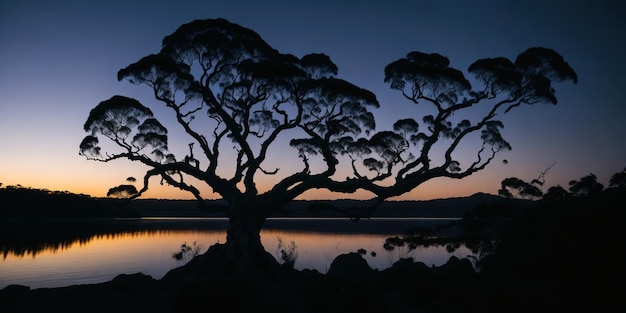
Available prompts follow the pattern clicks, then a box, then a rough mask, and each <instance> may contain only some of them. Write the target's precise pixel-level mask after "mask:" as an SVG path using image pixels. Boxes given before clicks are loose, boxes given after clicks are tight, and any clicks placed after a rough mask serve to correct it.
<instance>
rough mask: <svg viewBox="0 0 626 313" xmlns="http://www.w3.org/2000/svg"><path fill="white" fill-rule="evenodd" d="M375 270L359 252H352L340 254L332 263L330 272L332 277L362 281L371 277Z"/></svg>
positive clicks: (329, 274)
mask: <svg viewBox="0 0 626 313" xmlns="http://www.w3.org/2000/svg"><path fill="white" fill-rule="evenodd" d="M372 273H374V270H373V269H372V268H371V267H370V266H369V264H367V261H366V260H365V259H364V258H363V257H362V256H361V255H360V254H358V253H356V252H350V253H347V254H340V255H338V256H337V257H336V258H335V259H334V260H333V262H332V263H331V264H330V268H329V269H328V273H327V274H326V275H327V276H328V277H329V278H331V279H340V280H352V281H361V280H363V279H366V278H369V277H370V276H371V275H372Z"/></svg>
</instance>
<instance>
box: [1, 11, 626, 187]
mask: <svg viewBox="0 0 626 313" xmlns="http://www.w3.org/2000/svg"><path fill="white" fill-rule="evenodd" d="M625 16H626V2H624V1H602V0H597V1H577V0H572V1H545V0H541V1H534V0H533V1H480V0H474V1H448V0H444V1H440V0H438V1H435V0H432V1H424V0H416V1H394V0H387V1H365V0H361V1H188V0H176V1H28V0H27V1H24V0H2V1H1V2H0V182H1V183H2V184H3V186H7V185H16V184H21V185H22V186H28V187H34V188H47V189H50V190H67V191H70V192H74V193H85V194H90V195H92V196H98V197H99V196H104V195H105V194H106V192H107V190H108V188H110V187H112V186H114V185H118V184H122V183H125V179H126V177H129V176H133V177H136V178H138V179H141V177H143V173H144V170H145V168H143V167H142V166H140V165H139V164H137V163H132V162H130V161H116V162H110V163H106V164H105V163H97V162H93V161H87V160H85V158H84V157H81V156H79V155H78V145H79V143H80V142H81V140H82V138H83V137H84V136H85V133H84V131H83V129H82V127H83V124H84V122H85V120H86V118H87V116H88V114H89V111H90V110H91V109H92V108H93V107H94V106H96V105H97V104H98V103H99V102H100V101H103V100H105V99H108V98H110V97H111V96H113V95H115V94H121V95H125V96H129V97H134V98H137V99H139V100H140V101H142V102H143V103H144V104H146V105H148V106H149V105H150V101H151V98H150V97H149V94H148V90H147V87H145V86H135V85H131V84H129V83H128V82H126V81H123V82H118V81H117V78H116V74H117V71H118V70H119V69H121V68H123V67H125V66H127V65H129V64H131V63H134V62H135V61H137V60H139V59H140V58H141V57H143V56H146V55H148V54H151V53H156V52H158V51H159V49H160V44H161V40H162V39H163V37H164V36H166V35H169V34H170V33H172V32H173V31H174V30H176V28H177V27H178V26H180V25H182V24H184V23H187V22H190V21H192V20H195V19H206V18H219V17H221V18H226V19H228V20H229V21H231V22H234V23H237V24H240V25H242V26H244V27H247V28H250V29H252V30H254V31H256V32H257V33H259V34H260V35H261V36H262V37H263V38H264V39H265V40H266V41H267V42H268V43H269V44H270V45H272V46H273V47H274V48H276V49H278V50H279V51H280V52H282V53H291V54H294V55H296V56H298V57H301V56H303V55H305V54H308V53H314V52H315V53H325V54H327V55H329V56H330V57H331V59H332V60H333V61H334V62H335V64H337V66H338V67H339V77H340V78H343V79H346V80H348V81H350V82H352V83H354V84H356V85H358V86H360V87H363V88H366V89H369V90H371V91H373V92H374V93H375V94H376V95H377V97H378V100H379V101H380V103H381V109H379V110H377V111H375V115H376V116H377V121H378V125H379V129H382V128H385V126H386V124H385V123H391V122H393V121H394V120H395V119H396V118H398V117H406V116H407V114H408V113H407V112H409V110H411V109H415V108H414V107H412V106H411V105H410V104H409V103H408V102H407V101H405V100H402V98H401V96H400V95H399V94H398V93H397V92H394V91H391V90H390V89H389V87H388V85H387V84H385V83H384V82H383V78H384V72H383V69H384V67H385V66H386V65H387V64H389V63H391V62H393V61H395V60H397V59H399V58H402V57H404V56H405V55H406V54H407V53H408V52H410V51H421V52H427V53H433V52H436V53H440V54H442V55H444V56H447V57H448V58H449V59H450V61H451V66H453V67H456V68H458V69H460V70H462V71H464V72H465V73H466V71H465V70H466V69H467V67H468V66H469V65H470V64H471V63H472V62H474V61H475V60H477V59H480V58H486V57H499V56H503V57H507V58H509V59H511V60H514V59H515V58H516V56H517V55H518V54H519V53H521V52H523V51H524V50H526V49H527V48H530V47H534V46H542V47H546V48H552V49H554V50H556V51H557V52H559V53H560V54H561V55H562V56H563V57H564V58H565V60H566V61H567V62H569V64H570V65H571V66H572V67H573V68H574V70H575V71H576V72H577V74H578V77H579V82H578V84H573V83H570V82H568V83H564V84H558V85H556V86H555V87H556V95H557V98H558V99H559V103H558V105H557V106H552V105H540V106H533V107H524V108H520V109H519V110H517V112H512V113H513V114H510V115H508V116H505V117H504V118H503V119H502V121H503V122H504V124H505V128H504V130H503V135H504V136H505V138H506V139H507V140H508V141H509V142H510V143H511V145H512V147H513V150H512V151H508V152H504V153H500V154H499V155H498V157H497V160H496V162H494V163H492V164H491V166H489V167H488V168H487V169H486V170H484V171H482V172H479V173H477V174H474V175H473V176H471V177H469V178H467V179H464V180H450V179H437V180H435V181H432V182H430V183H427V184H425V185H422V186H420V187H418V188H417V189H415V190H414V191H413V192H411V193H409V194H406V195H404V196H403V197H401V199H433V198H441V197H452V196H468V195H471V194H473V193H475V192H487V193H492V194H495V193H497V190H498V188H499V186H500V182H501V180H502V179H504V178H506V177H511V176H515V177H519V178H522V179H525V180H528V181H530V180H531V179H533V178H536V177H537V175H539V173H540V172H541V171H543V170H544V169H545V168H547V167H548V166H550V165H551V164H553V163H554V162H556V164H555V165H554V167H553V168H552V170H551V171H550V172H549V173H548V174H547V176H546V185H547V186H553V185H557V184H559V185H561V186H564V187H566V188H567V183H568V181H570V180H572V179H579V178H581V177H583V176H585V175H587V174H589V173H594V174H596V176H597V177H598V180H599V181H600V182H601V183H603V184H604V185H605V186H606V185H608V180H609V178H610V176H611V175H612V174H613V173H615V172H618V171H621V170H622V169H624V167H625V166H626V144H625V142H624V135H626V123H625V122H624V118H625V113H626V106H625V105H626V103H624V100H623V94H624V90H625V86H626V84H625V83H626V79H625V78H624V77H625V76H624V75H626V74H625V73H626V61H625V58H626V38H625V37H626V32H624V29H626V18H624V17H625ZM468 77H470V76H469V75H468ZM156 113H157V114H158V113H159V112H156ZM157 117H159V116H157ZM418 118H421V115H419V116H418ZM166 126H168V125H166ZM170 130H171V129H170ZM170 141H172V139H170ZM181 142H182V141H181ZM187 142H188V141H184V144H185V145H186V143H187ZM171 145H172V143H171ZM503 159H506V160H508V164H504V163H503V162H502V160H503ZM153 185H154V187H157V186H158V184H156V183H153ZM307 196H308V197H317V198H325V197H331V196H330V195H319V194H314V193H309V194H307ZM362 196H364V195H362V194H355V195H341V196H340V197H342V198H351V197H362ZM365 196H366V195H365ZM144 197H146V198H168V197H172V198H185V197H187V195H186V194H184V193H181V192H177V191H176V190H174V189H173V188H162V187H158V188H154V189H152V190H151V191H149V192H148V193H146V194H145V196H144Z"/></svg>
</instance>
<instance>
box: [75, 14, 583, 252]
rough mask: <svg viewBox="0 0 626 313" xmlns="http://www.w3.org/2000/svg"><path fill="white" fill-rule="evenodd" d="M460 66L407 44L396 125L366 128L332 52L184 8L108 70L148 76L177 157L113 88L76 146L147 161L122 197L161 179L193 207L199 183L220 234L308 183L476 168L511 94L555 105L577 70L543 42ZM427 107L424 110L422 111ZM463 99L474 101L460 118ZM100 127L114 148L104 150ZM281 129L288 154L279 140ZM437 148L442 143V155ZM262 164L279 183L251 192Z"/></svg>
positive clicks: (408, 181)
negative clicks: (279, 41) (172, 24)
mask: <svg viewBox="0 0 626 313" xmlns="http://www.w3.org/2000/svg"><path fill="white" fill-rule="evenodd" d="M467 74H470V75H472V79H471V80H470V79H468V78H466V76H465V75H466V74H465V73H463V72H462V71H460V70H458V69H455V68H452V67H450V62H449V60H448V58H446V57H445V56H442V55H440V54H436V53H431V54H427V53H423V52H417V51H413V52H409V53H408V54H407V55H406V57H404V58H401V59H398V60H396V61H393V62H391V63H390V64H389V65H388V66H387V67H386V68H385V69H384V82H385V83H387V84H389V86H390V88H391V89H393V90H396V91H398V92H399V93H401V94H402V95H403V96H404V98H406V99H407V100H408V104H409V105H413V109H410V110H407V117H406V118H404V119H401V120H398V121H397V122H396V123H395V124H394V125H393V130H384V129H383V130H377V129H376V120H375V117H374V113H373V112H374V111H373V110H375V109H377V108H379V106H380V104H379V102H378V100H377V97H376V95H375V94H374V93H372V92H371V91H369V90H366V89H363V88H361V87H358V86H356V85H354V84H352V83H350V82H348V81H346V80H344V79H341V78H339V77H338V66H337V65H335V64H334V63H333V62H332V61H331V59H330V57H329V56H327V55H325V54H323V53H311V54H307V55H304V56H302V57H297V56H294V55H291V54H283V53H280V52H279V51H277V50H276V49H274V48H272V47H271V46H270V45H269V44H268V43H267V42H265V41H264V40H263V39H262V38H261V36H259V35H258V34H257V33H256V32H254V31H253V30H250V29H248V28H245V27H242V26H240V25H237V24H234V23H231V22H229V21H227V20H224V19H207V20H195V21H192V22H190V23H187V24H184V25H182V26H180V27H179V28H178V29H177V30H176V31H174V32H173V33H172V34H170V35H168V36H166V37H165V38H164V39H163V42H162V49H161V51H159V52H157V53H155V54H151V55H148V56H146V57H143V58H141V59H140V60H138V61H137V62H135V63H132V64H130V65H128V66H127V67H125V68H123V69H121V70H119V72H118V75H117V76H118V80H120V81H122V80H126V81H128V82H130V83H133V84H138V85H145V86H147V87H149V88H150V90H151V91H152V93H153V95H154V98H155V100H156V103H154V104H152V103H151V104H150V107H152V108H153V109H154V108H156V107H157V106H156V105H158V104H160V107H159V112H162V110H163V109H162V108H165V109H167V110H169V111H170V112H171V114H172V116H174V118H175V121H176V125H167V126H168V127H178V128H180V129H181V130H182V131H184V132H185V133H186V134H187V135H188V137H189V150H188V151H185V152H183V153H186V155H183V154H181V152H180V151H178V152H172V151H169V150H168V129H167V128H166V127H165V126H164V125H163V124H161V123H160V122H159V120H158V119H159V118H160V117H159V116H155V114H154V113H153V112H155V111H153V110H151V109H150V108H148V107H147V106H146V105H145V104H143V103H141V102H139V101H138V100H136V99H131V98H128V97H125V96H121V95H115V96H113V97H111V98H110V99H108V100H105V101H102V102H101V103H100V104H98V105H97V106H96V107H95V108H94V109H93V110H92V111H91V113H90V115H89V117H88V119H87V122H86V123H85V125H84V129H85V131H86V132H87V133H88V135H87V136H86V137H85V139H84V140H83V141H82V143H81V144H80V154H81V155H84V156H85V157H87V158H88V159H91V160H97V161H102V162H108V161H111V160H116V159H121V158H125V159H129V160H132V161H138V162H140V163H143V164H144V165H146V166H148V168H149V170H147V172H146V174H145V175H144V177H143V182H142V187H141V189H140V190H139V191H138V192H137V193H136V194H133V195H132V196H131V197H133V198H134V197H139V196H141V194H142V193H144V192H145V191H146V190H147V189H148V187H149V184H150V178H151V177H158V178H160V180H161V182H162V183H167V184H169V185H172V186H174V187H177V188H180V189H182V190H186V191H188V192H190V193H192V194H193V195H194V196H195V197H196V199H197V200H198V202H199V203H200V204H201V205H202V204H204V201H203V200H204V198H203V195H202V190H203V189H202V186H198V185H196V184H195V183H192V182H195V181H199V182H201V183H203V184H206V185H207V186H209V187H210V188H211V189H212V191H213V192H215V193H217V194H219V195H220V196H221V197H222V198H223V199H224V200H225V202H226V203H227V205H225V206H221V207H216V208H213V209H217V210H220V211H222V212H223V213H225V214H226V215H227V216H228V217H229V218H230V219H231V230H232V233H229V237H228V238H227V240H228V241H229V242H230V241H234V240H236V239H235V238H239V235H241V234H242V233H251V234H256V236H257V237H258V232H259V230H260V228H261V225H262V224H263V221H264V220H265V219H266V218H267V217H268V216H270V215H271V214H273V213H276V212H278V211H279V210H281V208H282V206H283V205H285V204H286V203H288V202H290V201H291V200H293V199H294V198H296V197H298V196H299V195H302V194H303V193H304V192H306V191H308V190H313V189H323V190H328V191H331V192H340V193H352V192H355V191H358V190H365V191H368V192H370V193H371V194H372V195H373V197H374V198H375V199H376V200H377V201H375V203H374V205H376V204H378V203H380V202H382V201H383V200H385V199H387V198H389V197H393V196H398V195H402V194H404V193H406V192H409V191H411V190H413V189H415V188H416V187H418V186H420V185H421V184H422V183H424V182H426V181H429V180H431V179H433V178H436V177H447V178H454V179H460V178H464V177H467V176H469V175H471V174H473V173H476V172H478V171H481V170H483V169H484V168H485V167H486V166H487V165H488V164H489V163H490V162H491V161H492V160H493V159H494V157H495V155H496V154H497V153H498V152H500V151H503V150H510V149H511V145H510V144H509V142H507V141H506V139H505V138H504V137H503V136H502V133H501V129H502V128H503V127H504V124H503V123H502V122H501V121H500V120H498V119H497V117H498V116H501V115H502V114H505V113H508V112H510V111H511V110H513V109H514V108H515V107H518V106H520V105H525V104H528V105H533V104H538V103H553V104H556V103H557V98H556V94H555V90H554V87H553V84H554V83H555V82H560V81H566V80H571V81H573V82H576V81H577V76H576V73H575V72H574V70H573V69H572V68H571V67H570V66H569V65H568V64H567V62H565V61H564V60H563V58H562V57H561V56H560V55H559V54H558V53H557V52H556V51H554V50H552V49H548V48H542V47H533V48H530V49H528V50H526V51H523V52H522V53H521V54H520V55H519V56H518V57H517V58H516V59H515V60H514V61H510V60H508V59H506V58H504V57H497V58H485V59H480V60H478V61H476V62H474V63H473V64H471V65H470V66H469V68H468V69H467ZM470 81H472V82H476V85H472V83H470ZM424 107H428V108H430V110H423V112H422V113H421V114H422V115H420V109H421V108H424ZM474 107H480V108H482V109H483V110H485V113H484V114H483V115H482V116H480V117H479V118H474V119H470V116H467V117H463V116H464V115H465V114H466V112H467V111H468V110H469V109H470V108H474ZM432 112H434V113H432ZM459 116H462V117H463V118H462V119H458V118H457V117H459ZM420 123H421V125H420ZM473 134H477V135H478V137H479V138H480V139H479V140H480V142H479V144H478V146H477V147H476V150H475V155H474V158H473V159H474V160H473V161H470V162H461V161H460V160H459V159H458V156H457V155H455V154H454V152H455V150H456V149H457V148H458V147H459V145H460V144H461V142H464V141H466V140H467V139H468V138H470V137H471V136H472V135H473ZM100 137H105V138H108V139H109V140H110V141H111V142H112V143H113V144H114V145H113V146H114V149H111V150H110V151H107V152H106V153H104V154H103V147H102V146H101V144H100V141H99V140H100V139H99V138H100ZM285 139H288V143H289V145H290V146H291V147H292V148H293V149H292V150H291V151H293V152H290V151H288V150H284V149H283V148H282V146H281V142H282V141H284V140H285ZM194 148H196V150H194ZM436 150H437V151H443V153H441V155H440V157H436V156H437V155H436V153H435V151H436ZM230 151H234V155H233V154H232V153H229V152H230ZM275 151H281V152H280V153H281V158H283V157H284V160H280V162H278V163H280V164H287V163H294V162H298V164H300V166H299V169H297V170H295V171H293V172H289V173H283V172H282V171H283V169H281V168H280V167H275V166H272V165H273V164H277V162H276V160H272V159H271V158H270V154H271V153H272V152H275ZM194 153H195V154H194ZM290 153H291V154H290ZM290 156H292V157H293V158H292V159H289V157H290ZM294 160H295V161H294ZM340 170H341V172H340ZM345 173H348V175H347V176H346V174H345ZM268 176H272V177H275V178H276V182H275V183H274V184H273V186H271V187H270V188H268V189H267V190H259V189H258V188H257V184H256V183H257V182H258V181H260V180H262V179H264V178H266V177H268ZM191 178H193V180H192V179H191ZM236 229H238V230H236ZM243 229H245V231H243ZM231 235H232V236H231ZM259 246H260V241H259Z"/></svg>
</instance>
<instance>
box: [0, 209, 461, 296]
mask: <svg viewBox="0 0 626 313" xmlns="http://www.w3.org/2000/svg"><path fill="white" fill-rule="evenodd" d="M444 222H447V221H444V220H436V221H434V220H423V219H419V220H418V219H415V220H377V221H367V222H359V223H353V222H350V221H346V220H345V219H337V220H319V219H298V220H289V221H284V220H272V221H269V222H268V223H267V225H266V226H267V227H266V229H265V230H263V231H262V232H261V239H262V242H263V245H264V247H265V248H266V250H267V251H268V252H270V253H272V254H274V255H276V256H277V255H278V251H277V248H278V243H279V240H282V242H283V243H289V242H291V241H293V242H294V243H295V244H296V246H297V252H298V258H297V260H296V263H295V267H296V268H297V269H305V268H306V269H315V270H318V271H319V272H322V273H325V272H326V271H327V270H328V267H329V266H330V264H331V262H332V260H333V259H334V258H335V257H336V256H337V255H338V254H341V253H347V252H355V251H357V250H359V249H364V250H365V251H366V252H367V253H366V255H365V259H366V260H367V262H368V263H369V264H370V266H371V267H373V268H377V269H384V268H386V267H388V266H390V265H391V264H393V262H395V261H397V260H398V259H399V258H402V257H413V258H414V259H416V260H418V261H421V262H424V263H426V264H427V265H440V264H443V263H445V261H447V260H448V259H449V257H450V256H451V255H455V256H457V257H465V256H467V255H469V254H470V251H469V250H468V249H466V248H465V247H461V248H460V249H457V250H456V251H455V252H454V253H449V252H447V251H446V249H445V247H441V246H431V247H428V248H418V249H415V250H412V251H408V250H402V249H396V250H394V251H391V252H389V251H386V250H385V249H383V244H384V242H385V239H386V238H388V237H389V236H395V235H401V234H403V233H404V232H405V231H406V229H407V227H411V226H415V225H416V224H420V223H421V224H433V223H444ZM0 226H1V227H2V230H1V231H0V249H1V251H2V253H3V260H2V261H0V288H4V287H5V286H7V285H9V284H23V285H27V286H30V287H31V288H42V287H60V286H68V285H74V284H86V283H98V282H104V281H108V280H111V279H112V278H114V277H115V276H117V275H118V274H122V273H126V274H130V273H136V272H142V273H145V274H148V275H151V276H152V277H154V278H156V279H159V278H161V277H163V275H165V273H166V272H167V271H169V270H170V269H172V268H175V267H177V266H180V265H182V264H181V262H177V261H176V260H175V259H174V258H172V254H173V253H175V252H177V251H179V250H180V246H181V244H182V243H187V244H192V243H193V242H196V243H197V244H198V245H201V251H203V252H204V251H206V249H208V247H209V246H211V245H213V244H215V243H220V242H222V243H223V242H224V241H225V240H226V232H225V229H226V227H227V221H226V220H223V219H185V220H181V219H176V220H171V219H167V220H166V219H133V220H130V219H126V220H107V221H102V220H100V221H80V222H77V221H57V222H54V223H53V222H35V221H30V222H27V223H26V222H20V223H17V222H12V223H7V222H2V225H0ZM372 252H374V254H372Z"/></svg>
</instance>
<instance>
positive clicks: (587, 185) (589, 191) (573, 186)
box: [569, 173, 604, 196]
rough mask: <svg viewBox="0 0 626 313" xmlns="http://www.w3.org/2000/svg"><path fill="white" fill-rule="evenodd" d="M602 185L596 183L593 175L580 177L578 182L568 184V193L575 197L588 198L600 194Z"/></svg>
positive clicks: (572, 181)
mask: <svg viewBox="0 0 626 313" xmlns="http://www.w3.org/2000/svg"><path fill="white" fill-rule="evenodd" d="M602 190H604V185H602V184H601V183H599V182H598V178H597V177H596V175H594V174H593V173H591V174H589V175H587V176H585V177H582V178H581V179H580V180H571V181H570V182H569V191H570V192H571V193H572V194H573V195H575V196H588V195H594V194H598V193H600V192H602Z"/></svg>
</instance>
